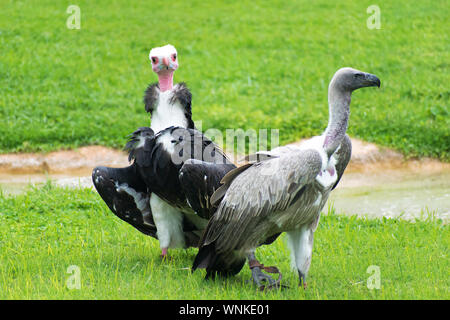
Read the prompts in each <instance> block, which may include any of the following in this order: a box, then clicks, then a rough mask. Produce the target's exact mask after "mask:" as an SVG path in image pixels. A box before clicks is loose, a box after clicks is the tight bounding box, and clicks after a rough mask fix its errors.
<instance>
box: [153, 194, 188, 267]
mask: <svg viewBox="0 0 450 320" xmlns="http://www.w3.org/2000/svg"><path fill="white" fill-rule="evenodd" d="M150 207H151V209H152V213H153V219H154V221H155V225H156V229H157V230H158V231H157V236H158V239H159V246H160V248H161V258H163V259H165V258H167V251H168V249H169V247H176V248H184V247H185V239H184V232H183V214H182V213H181V212H180V211H179V210H178V209H176V208H174V207H172V206H171V205H170V204H168V203H167V202H166V201H164V200H163V199H161V198H160V197H158V196H157V195H156V194H154V193H153V194H152V197H151V199H150Z"/></svg>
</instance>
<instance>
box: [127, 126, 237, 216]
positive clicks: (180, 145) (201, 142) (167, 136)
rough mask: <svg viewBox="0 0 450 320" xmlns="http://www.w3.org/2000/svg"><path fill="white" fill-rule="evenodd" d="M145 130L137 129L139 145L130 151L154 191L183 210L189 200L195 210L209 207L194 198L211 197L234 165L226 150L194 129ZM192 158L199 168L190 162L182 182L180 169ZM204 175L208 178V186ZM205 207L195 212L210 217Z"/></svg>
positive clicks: (137, 142) (136, 143) (141, 173)
mask: <svg viewBox="0 0 450 320" xmlns="http://www.w3.org/2000/svg"><path fill="white" fill-rule="evenodd" d="M147 131H148V130H147ZM145 132H146V131H145V130H144V129H143V128H140V129H139V130H138V131H135V133H134V135H139V138H138V137H135V138H132V139H134V141H135V142H134V144H135V145H139V146H140V148H135V149H129V152H130V157H132V158H134V159H135V162H136V164H137V168H138V172H139V174H140V175H141V176H142V178H143V180H144V181H145V183H146V184H147V185H148V187H149V188H150V189H151V190H152V192H154V193H156V194H157V195H158V196H159V197H161V198H162V199H164V200H165V201H167V202H168V203H170V204H171V205H173V206H175V207H179V208H181V209H186V208H187V207H190V206H189V204H188V200H189V202H191V200H192V202H191V204H192V205H193V207H192V209H193V210H194V211H196V209H200V208H202V206H203V207H204V208H206V207H208V208H210V207H209V205H208V204H207V203H206V202H203V201H196V200H194V199H197V200H198V199H199V196H198V195H199V194H200V195H201V197H202V198H208V199H209V197H210V196H211V195H212V193H213V192H214V191H213V190H215V189H217V187H218V185H219V182H220V180H221V179H222V177H223V175H225V173H226V172H228V171H229V170H231V169H233V168H235V166H234V165H233V164H232V163H231V161H229V160H228V159H227V157H226V155H225V154H224V153H223V151H222V150H221V149H220V148H219V147H218V146H217V145H216V144H214V142H212V141H211V140H210V139H208V138H207V137H205V136H204V135H203V134H202V133H201V132H199V131H197V130H195V129H186V128H180V127H169V128H166V129H164V130H162V131H160V132H158V133H157V134H156V135H152V134H151V132H148V134H145ZM144 135H145V136H144ZM141 139H144V140H145V142H144V143H143V142H142V140H141ZM190 159H195V160H199V161H200V162H196V163H195V164H196V165H198V166H197V167H196V166H194V162H192V161H189V162H188V165H187V166H186V168H185V170H184V171H183V172H184V173H183V178H182V182H181V181H180V178H179V175H180V172H181V169H182V167H183V165H184V164H185V162H186V161H187V160H190ZM205 175H206V176H207V180H208V179H209V180H208V181H207V184H206V185H205V181H204V176H205ZM199 177H201V178H200V179H199ZM186 191H187V193H186ZM194 194H195V196H194ZM194 208H195V209H194ZM204 208H203V209H202V210H200V211H199V212H197V211H196V212H197V213H198V214H199V215H200V216H202V217H205V218H206V217H209V215H210V212H209V209H207V210H204Z"/></svg>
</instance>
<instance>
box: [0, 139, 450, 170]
mask: <svg viewBox="0 0 450 320" xmlns="http://www.w3.org/2000/svg"><path fill="white" fill-rule="evenodd" d="M302 141H303V140H301V141H298V142H295V143H292V145H298V144H300V143H301V142H302ZM352 145H353V151H352V159H351V161H350V164H349V166H348V168H347V171H349V172H373V171H380V170H383V171H386V170H396V171H397V170H407V171H421V172H424V171H426V172H430V173H437V172H441V171H446V172H448V171H450V163H445V162H440V161H438V160H435V159H429V158H424V159H420V160H405V158H404V157H403V155H402V154H400V153H398V152H396V151H393V150H391V149H388V148H383V147H379V146H377V145H375V144H373V143H368V142H364V141H362V140H359V139H352ZM230 158H231V159H241V158H242V157H239V156H236V157H233V155H230ZM100 165H101V166H109V167H125V166H127V165H129V163H128V159H127V154H126V153H125V152H123V151H120V150H116V149H112V148H107V147H102V146H88V147H82V148H79V149H76V150H62V151H55V152H50V153H46V154H44V153H11V154H2V155H0V174H18V175H21V174H22V175H23V174H44V173H48V174H66V175H71V176H86V175H90V174H91V172H92V169H93V168H94V167H96V166H100Z"/></svg>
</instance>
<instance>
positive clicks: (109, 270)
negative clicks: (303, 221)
mask: <svg viewBox="0 0 450 320" xmlns="http://www.w3.org/2000/svg"><path fill="white" fill-rule="evenodd" d="M449 231H450V230H449V226H448V225H444V224H442V222H441V221H439V220H436V219H431V220H427V221H416V222H414V223H411V222H406V221H399V220H393V219H392V220H391V219H382V220H363V219H357V218H355V217H343V216H337V215H335V214H333V213H332V212H330V213H329V214H328V215H324V216H322V218H321V221H320V224H319V227H318V229H317V232H316V235H315V244H314V246H315V248H314V253H313V259H312V264H311V269H310V274H309V280H308V289H307V290H306V291H304V290H303V289H300V288H298V287H297V281H298V278H297V274H296V272H293V271H290V266H289V252H288V249H287V247H286V245H285V243H284V241H283V239H278V240H277V241H276V242H275V243H274V244H273V245H271V246H266V247H262V248H260V249H259V251H258V254H259V256H260V257H264V258H263V262H264V263H265V264H266V265H277V266H278V267H280V269H281V271H282V273H283V275H284V278H283V283H284V284H286V285H289V286H290V288H288V289H283V290H273V291H268V292H264V293H262V292H259V291H257V289H256V288H255V287H253V286H251V285H249V284H246V283H245V281H246V280H247V279H249V278H250V272H249V270H248V268H247V267H245V268H244V269H243V271H241V273H240V274H239V275H238V276H236V277H234V278H230V279H228V280H222V279H220V280H216V281H204V280H203V276H204V273H203V271H201V272H195V273H194V274H191V273H190V271H189V270H188V268H189V267H190V265H191V262H192V260H193V257H194V256H195V253H196V251H197V250H196V249H189V250H187V251H185V250H181V249H180V250H178V249H177V250H172V251H171V253H170V254H171V256H172V260H169V261H168V262H162V261H161V260H160V258H159V253H160V251H159V245H158V242H157V241H156V240H154V239H153V238H150V237H147V236H144V235H142V234H141V233H139V232H137V231H136V230H135V229H134V228H132V227H131V226H129V225H128V224H126V223H125V222H122V221H120V220H119V219H118V218H116V217H115V216H114V215H113V214H112V213H111V212H110V211H109V209H108V208H107V207H106V205H105V204H104V203H103V202H102V200H101V199H100V197H99V196H98V195H97V194H96V193H95V192H94V191H92V190H90V189H78V190H69V189H61V188H55V187H52V186H51V185H50V184H47V185H46V186H45V187H44V188H42V189H31V190H29V191H28V192H27V193H25V194H22V195H19V196H16V197H5V196H0V299H449V298H450V294H449V288H450V280H449V279H450V277H449V276H450V275H449V270H450V269H449V259H448V249H449V247H450V233H449ZM72 265H75V266H78V267H79V270H80V280H81V289H79V290H77V289H72V290H70V289H69V288H68V287H67V285H66V282H67V280H68V279H69V277H70V276H71V274H69V273H67V269H68V268H69V266H72ZM371 265H375V266H378V267H379V268H380V269H379V270H380V281H381V288H380V289H379V290H378V289H372V290H370V289H368V287H367V281H368V279H369V277H370V276H371V275H372V274H371V273H367V269H368V267H369V266H371Z"/></svg>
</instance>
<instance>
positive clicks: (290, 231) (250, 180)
mask: <svg viewBox="0 0 450 320" xmlns="http://www.w3.org/2000/svg"><path fill="white" fill-rule="evenodd" d="M379 85H380V81H379V79H378V78H377V77H375V76H374V75H371V74H367V73H364V72H361V71H358V70H355V69H351V68H343V69H340V70H338V71H337V72H336V74H335V75H334V77H333V79H332V80H331V82H330V86H329V95H328V97H329V105H330V120H329V123H328V127H327V129H326V131H325V132H324V134H323V135H322V136H319V137H315V138H312V139H310V140H308V141H305V142H304V143H303V144H301V145H300V146H298V147H292V146H285V147H279V148H276V149H274V150H272V151H271V152H266V153H265V156H263V157H259V159H258V160H257V161H255V162H254V163H252V164H250V165H248V166H246V167H243V168H239V169H235V170H233V171H231V172H229V173H228V174H227V175H226V176H225V177H224V178H223V182H224V185H223V186H222V187H221V188H219V189H218V190H217V192H216V194H214V195H213V202H214V201H220V204H219V206H218V209H217V211H216V213H215V215H214V216H213V217H212V219H211V220H210V222H209V224H208V226H207V228H206V230H205V233H204V235H203V237H202V240H201V246H200V250H199V252H198V254H197V257H196V259H195V261H194V264H193V270H195V269H197V268H205V269H206V271H207V275H206V276H207V278H208V277H211V276H214V275H215V274H217V273H218V274H221V275H233V274H236V273H238V272H239V271H240V270H241V268H242V266H243V265H244V263H245V260H246V258H247V259H248V260H249V265H250V267H251V269H252V277H253V280H254V282H255V283H257V284H258V285H260V286H263V282H264V281H268V282H269V285H273V284H274V283H275V281H274V280H273V279H272V278H271V277H269V276H266V275H264V274H262V273H261V267H262V265H261V264H260V263H259V262H258V261H256V258H255V255H254V252H255V249H256V248H257V247H258V246H260V245H261V244H263V243H264V242H266V239H268V238H269V239H270V238H271V237H276V236H277V235H278V234H280V233H281V232H286V233H287V238H288V244H289V246H290V248H291V255H292V264H293V266H295V268H296V269H297V271H298V274H299V278H300V283H303V285H306V282H305V281H306V275H307V273H308V270H309V266H310V263H311V256H312V247H313V238H314V231H315V230H316V228H317V225H318V222H319V218H320V211H321V209H322V208H323V206H324V205H325V203H326V201H327V199H328V196H329V193H330V192H331V190H332V189H334V188H335V187H336V185H337V183H338V182H339V180H340V178H341V177H342V174H343V172H344V170H345V167H346V166H347V164H348V162H349V160H350V157H351V142H350V139H349V138H348V136H347V135H346V134H345V132H346V130H347V124H348V117H349V110H350V109H349V106H350V100H351V93H352V91H353V90H356V89H358V88H362V87H368V86H379Z"/></svg>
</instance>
